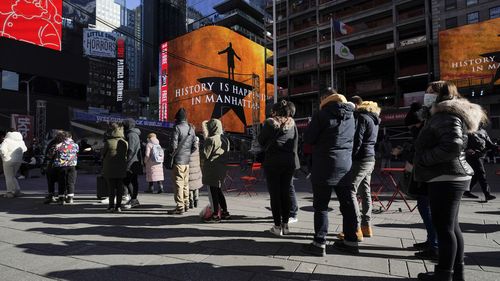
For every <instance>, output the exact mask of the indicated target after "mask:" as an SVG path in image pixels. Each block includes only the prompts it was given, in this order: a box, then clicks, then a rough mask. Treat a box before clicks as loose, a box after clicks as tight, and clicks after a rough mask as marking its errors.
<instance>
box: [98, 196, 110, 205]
mask: <svg viewBox="0 0 500 281" xmlns="http://www.w3.org/2000/svg"><path fill="white" fill-rule="evenodd" d="M99 204H109V197H106V198H104V199H102V200H101V201H99Z"/></svg>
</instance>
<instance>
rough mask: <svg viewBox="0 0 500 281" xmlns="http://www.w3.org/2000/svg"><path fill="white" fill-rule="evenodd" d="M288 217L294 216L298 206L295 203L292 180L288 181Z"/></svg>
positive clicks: (295, 197)
mask: <svg viewBox="0 0 500 281" xmlns="http://www.w3.org/2000/svg"><path fill="white" fill-rule="evenodd" d="M289 194H290V215H289V217H290V218H296V217H297V213H298V212H299V206H298V204H297V195H296V194H295V186H294V185H293V180H291V181H290V189H289Z"/></svg>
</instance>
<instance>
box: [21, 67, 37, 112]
mask: <svg viewBox="0 0 500 281" xmlns="http://www.w3.org/2000/svg"><path fill="white" fill-rule="evenodd" d="M36 77H37V76H36V75H35V76H33V77H31V78H30V79H28V80H22V81H21V83H25V84H26V115H28V116H29V115H30V83H31V81H33V79H35V78H36Z"/></svg>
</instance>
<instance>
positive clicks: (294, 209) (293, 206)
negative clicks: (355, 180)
mask: <svg viewBox="0 0 500 281" xmlns="http://www.w3.org/2000/svg"><path fill="white" fill-rule="evenodd" d="M288 107H289V113H290V118H292V119H293V117H294V116H295V112H296V111H297V109H296V107H295V104H294V103H293V102H290V101H289V102H288ZM297 132H298V129H297ZM299 141H300V138H299V136H298V140H297V148H296V149H295V153H296V154H297V159H298V161H299V164H298V165H296V166H297V167H296V168H295V171H297V169H301V166H300V158H298V155H299V152H298V149H299V146H298V143H299ZM311 152H312V151H311ZM308 158H309V159H307V160H306V161H308V163H307V174H306V179H309V177H310V175H311V166H310V165H309V161H310V160H311V159H310V158H311V155H309V157H308ZM293 181H294V179H293V177H292V181H291V182H290V191H289V193H290V215H289V217H288V223H289V224H292V223H297V222H298V221H299V219H298V218H297V215H298V213H299V205H298V204H297V195H296V193H295V185H294V184H293Z"/></svg>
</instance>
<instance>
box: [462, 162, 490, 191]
mask: <svg viewBox="0 0 500 281" xmlns="http://www.w3.org/2000/svg"><path fill="white" fill-rule="evenodd" d="M467 163H469V165H470V166H471V167H472V169H473V170H474V175H473V176H472V179H471V182H470V191H472V189H473V188H474V186H475V185H476V183H478V182H479V185H480V186H481V189H482V190H483V193H484V195H489V194H490V186H489V185H488V182H487V181H486V170H485V169H484V158H480V157H467Z"/></svg>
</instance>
